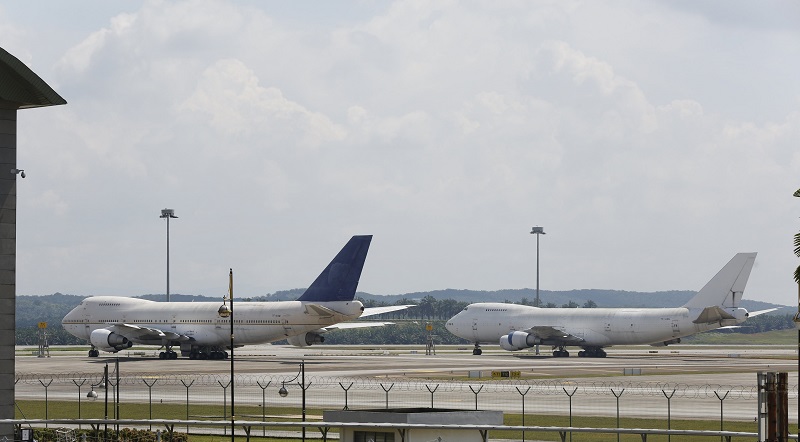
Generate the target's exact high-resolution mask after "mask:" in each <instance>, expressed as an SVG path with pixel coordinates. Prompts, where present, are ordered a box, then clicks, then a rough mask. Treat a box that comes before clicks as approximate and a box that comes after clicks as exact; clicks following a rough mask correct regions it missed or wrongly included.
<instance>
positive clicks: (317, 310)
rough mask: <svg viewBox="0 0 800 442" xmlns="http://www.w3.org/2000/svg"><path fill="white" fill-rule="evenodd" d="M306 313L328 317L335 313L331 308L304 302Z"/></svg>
mask: <svg viewBox="0 0 800 442" xmlns="http://www.w3.org/2000/svg"><path fill="white" fill-rule="evenodd" d="M311 310H313V311H311ZM306 313H309V314H314V315H317V316H322V317H324V318H329V317H331V316H333V315H334V314H336V312H334V311H333V310H331V309H329V308H327V307H323V306H321V305H317V304H306Z"/></svg>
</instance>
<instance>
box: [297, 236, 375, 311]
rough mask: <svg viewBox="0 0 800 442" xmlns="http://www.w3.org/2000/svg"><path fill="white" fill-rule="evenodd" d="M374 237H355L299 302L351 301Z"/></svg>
mask: <svg viewBox="0 0 800 442" xmlns="http://www.w3.org/2000/svg"><path fill="white" fill-rule="evenodd" d="M370 241H372V235H362V236H354V237H352V238H350V241H348V242H347V244H345V246H344V247H343V248H342V250H341V251H339V253H338V254H337V255H336V257H335V258H333V261H331V263H330V264H328V266H327V267H325V270H323V271H322V273H320V274H319V276H317V279H316V280H314V283H313V284H311V286H310V287H309V288H308V289H306V291H305V292H304V293H303V295H302V296H300V297H299V298H297V300H298V301H316V302H327V301H351V300H353V298H354V297H355V295H356V288H357V287H358V280H359V278H361V270H362V269H363V268H364V261H365V260H366V259H367V251H368V250H369V244H370Z"/></svg>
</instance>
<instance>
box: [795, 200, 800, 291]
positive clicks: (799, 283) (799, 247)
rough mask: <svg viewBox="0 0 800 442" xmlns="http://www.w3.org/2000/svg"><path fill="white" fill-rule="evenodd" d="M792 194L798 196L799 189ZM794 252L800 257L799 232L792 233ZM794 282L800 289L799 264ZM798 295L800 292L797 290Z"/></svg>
mask: <svg viewBox="0 0 800 442" xmlns="http://www.w3.org/2000/svg"><path fill="white" fill-rule="evenodd" d="M794 196H795V197H798V198H800V189H797V190H795V191H794ZM794 254H795V255H797V257H798V258H800V232H798V233H795V234H794ZM794 282H796V283H797V286H798V290H800V266H797V268H796V269H794ZM798 296H800V292H798Z"/></svg>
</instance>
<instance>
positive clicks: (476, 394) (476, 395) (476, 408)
mask: <svg viewBox="0 0 800 442" xmlns="http://www.w3.org/2000/svg"><path fill="white" fill-rule="evenodd" d="M469 389H470V390H472V392H473V393H474V394H475V411H478V393H480V392H481V390H483V385H481V388H479V389H478V391H475V389H474V388H472V385H470V386H469Z"/></svg>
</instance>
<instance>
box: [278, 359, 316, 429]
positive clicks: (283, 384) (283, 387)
mask: <svg viewBox="0 0 800 442" xmlns="http://www.w3.org/2000/svg"><path fill="white" fill-rule="evenodd" d="M298 377H299V378H300V382H298V385H300V388H302V389H303V396H302V397H303V403H302V406H303V414H302V416H303V422H305V421H306V389H307V388H308V387H309V386H310V385H311V384H310V383H309V384H308V385H306V362H305V361H304V360H303V361H300V371H299V372H297V375H295V377H293V378H292V379H289V380H288V381H283V382H281V388H280V389H278V394H279V395H280V396H281V397H286V396H288V395H289V391H287V390H286V383H287V382H289V383H292V382H294V381H295V380H296V379H297V378H298ZM302 434H303V442H306V426H305V425H303V433H302Z"/></svg>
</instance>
